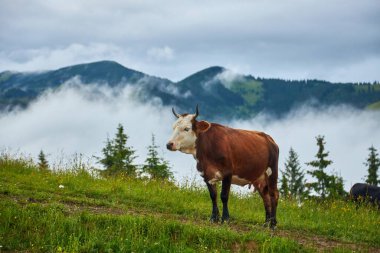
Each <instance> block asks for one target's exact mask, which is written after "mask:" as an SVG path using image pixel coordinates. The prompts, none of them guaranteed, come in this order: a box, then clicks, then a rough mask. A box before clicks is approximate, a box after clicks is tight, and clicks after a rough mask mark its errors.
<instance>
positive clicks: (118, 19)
mask: <svg viewBox="0 0 380 253" xmlns="http://www.w3.org/2000/svg"><path fill="white" fill-rule="evenodd" d="M0 6H1V8H0V31H1V32H0V71H3V70H18V71H24V70H28V71H33V70H46V69H55V68H59V67H63V66H67V65H72V64H77V63H83V62H91V61H96V60H103V59H107V60H115V61H118V62H120V63H121V64H123V65H124V66H126V67H129V68H132V69H137V70H140V71H143V72H145V73H147V74H151V75H156V76H160V77H166V78H169V79H171V80H173V81H177V80H180V79H183V78H185V77H186V76H188V75H190V74H192V73H194V72H195V71H198V70H201V69H203V68H206V67H209V66H212V65H220V66H224V67H227V68H229V69H231V70H234V71H236V72H239V73H243V74H252V75H254V76H260V77H280V78H286V79H305V78H318V79H324V80H329V81H371V82H372V81H375V80H377V81H379V80H380V71H379V70H380V15H379V13H380V1H378V0H361V1H357V0H330V1H320V0H279V1H264V0H261V1H259V0H249V1H222V0H218V1H216V0H215V1H199V0H194V1H175V0H168V1H157V0H152V1H140V0H108V1H104V0H92V1H79V0H65V1H46V0H0Z"/></svg>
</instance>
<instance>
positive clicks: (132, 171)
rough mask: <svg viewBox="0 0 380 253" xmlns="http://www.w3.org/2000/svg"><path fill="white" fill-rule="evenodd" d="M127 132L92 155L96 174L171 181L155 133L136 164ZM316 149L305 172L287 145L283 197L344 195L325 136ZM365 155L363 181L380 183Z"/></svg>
mask: <svg viewBox="0 0 380 253" xmlns="http://www.w3.org/2000/svg"><path fill="white" fill-rule="evenodd" d="M128 139H129V137H128V135H127V134H126V133H125V132H124V127H123V126H122V125H121V124H119V125H118V127H117V131H116V134H115V136H114V138H113V139H110V138H107V140H106V142H105V146H104V148H103V149H102V157H96V158H97V160H98V162H99V163H100V164H102V165H103V166H104V168H105V169H104V170H100V174H101V175H103V176H106V177H109V176H111V177H114V176H120V175H125V176H129V177H148V178H150V179H163V180H173V173H172V171H171V170H170V165H169V162H168V161H166V160H165V159H164V158H163V157H160V156H159V154H158V151H157V150H158V148H159V147H158V146H157V145H156V142H155V136H154V134H152V138H151V144H150V145H149V146H148V147H147V157H146V159H145V162H144V164H143V165H137V164H136V163H135V159H136V158H137V156H136V155H135V153H136V151H135V150H134V149H133V147H131V146H128V145H127V142H128ZM316 141H317V146H318V151H317V154H316V155H315V160H313V161H310V162H307V163H306V165H307V166H309V167H311V169H310V170H307V171H306V172H305V171H304V170H303V169H302V168H301V165H300V161H299V157H298V154H297V152H296V151H295V150H294V149H293V148H290V150H289V155H288V158H287V160H286V162H285V164H284V165H285V170H284V171H282V177H281V179H280V182H279V183H280V193H281V194H282V196H283V197H285V198H296V199H304V198H308V197H310V196H312V195H314V196H315V195H317V196H318V197H320V198H322V199H325V198H339V197H344V196H345V195H347V193H346V192H345V191H344V184H343V178H342V177H341V176H338V175H337V174H329V173H328V172H327V171H326V169H327V168H328V166H329V165H331V164H332V163H333V161H332V160H329V159H328V155H329V152H328V151H326V150H325V145H326V141H325V137H324V136H317V137H316ZM369 151H370V152H369V155H368V158H367V159H366V161H365V162H364V165H365V166H366V167H367V171H368V175H367V176H366V179H365V181H366V183H368V184H371V185H376V186H377V185H378V184H380V180H379V179H380V178H379V176H378V169H379V167H380V158H379V154H378V153H377V150H376V148H375V147H374V146H373V145H372V146H371V147H370V148H369ZM38 160H39V162H38V167H39V168H40V170H42V171H46V170H48V168H49V164H48V162H47V160H46V157H45V154H44V153H43V151H41V152H40V154H39V156H38ZM306 174H308V175H310V176H311V178H312V179H313V180H312V181H309V182H308V181H307V180H306V178H305V176H306Z"/></svg>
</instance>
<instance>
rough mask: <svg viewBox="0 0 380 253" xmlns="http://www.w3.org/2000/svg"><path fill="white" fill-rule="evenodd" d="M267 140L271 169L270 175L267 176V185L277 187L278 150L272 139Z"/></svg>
mask: <svg viewBox="0 0 380 253" xmlns="http://www.w3.org/2000/svg"><path fill="white" fill-rule="evenodd" d="M268 140H269V167H270V169H271V172H272V173H271V175H268V176H269V183H270V184H275V185H276V187H277V180H278V159H279V156H280V149H279V147H278V145H277V144H276V142H275V141H274V140H273V139H272V137H270V136H268Z"/></svg>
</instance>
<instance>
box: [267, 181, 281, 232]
mask: <svg viewBox="0 0 380 253" xmlns="http://www.w3.org/2000/svg"><path fill="white" fill-rule="evenodd" d="M268 191H269V196H270V201H271V210H272V212H271V216H270V218H269V220H270V228H272V229H274V228H275V227H276V225H277V219H276V211H277V203H278V197H279V193H278V189H277V184H274V183H273V182H271V180H270V179H269V183H268Z"/></svg>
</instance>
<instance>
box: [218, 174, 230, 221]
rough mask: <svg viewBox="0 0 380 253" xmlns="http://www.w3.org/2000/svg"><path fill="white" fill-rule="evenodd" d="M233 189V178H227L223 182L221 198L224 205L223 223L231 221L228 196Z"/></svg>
mask: <svg viewBox="0 0 380 253" xmlns="http://www.w3.org/2000/svg"><path fill="white" fill-rule="evenodd" d="M230 188H231V176H229V177H225V178H224V179H223V181H222V192H221V194H220V198H221V200H222V203H223V213H222V223H223V222H225V221H227V222H228V221H229V220H230V214H229V212H228V196H229V194H230Z"/></svg>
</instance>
